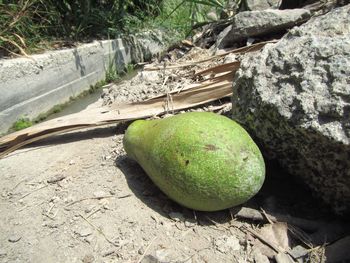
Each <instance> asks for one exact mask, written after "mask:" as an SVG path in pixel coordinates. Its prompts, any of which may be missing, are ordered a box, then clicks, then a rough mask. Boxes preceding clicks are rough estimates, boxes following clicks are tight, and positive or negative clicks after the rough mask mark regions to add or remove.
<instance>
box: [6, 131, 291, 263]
mask: <svg viewBox="0 0 350 263" xmlns="http://www.w3.org/2000/svg"><path fill="white" fill-rule="evenodd" d="M122 132H123V127H119V128H116V127H109V128H103V129H98V130H90V131H88V132H87V131H85V132H79V133H71V134H66V135H64V136H60V137H57V138H54V139H51V140H48V141H46V142H43V143H41V144H39V145H36V146H35V147H31V148H26V149H22V150H19V151H16V152H15V153H12V154H11V155H9V156H8V157H6V158H4V159H2V160H0V173H1V186H0V192H1V213H0V262H85V263H86V262H253V259H254V256H255V255H254V253H259V251H254V250H252V247H251V245H250V244H249V240H247V236H246V234H245V233H244V232H242V231H241V230H239V229H238V228H237V227H240V226H241V225H242V224H246V225H247V226H248V227H250V224H249V223H248V222H244V221H240V220H238V221H237V220H234V219H233V218H232V217H231V214H230V211H229V210H226V211H222V212H212V213H203V212H201V213H200V212H194V211H191V210H189V209H185V208H182V207H180V206H178V205H177V204H175V203H174V202H172V201H171V200H169V199H167V198H166V196H164V195H163V194H162V193H161V192H160V191H159V190H158V189H157V188H156V187H155V186H154V185H153V184H152V182H151V181H150V180H149V179H148V177H147V175H146V174H145V173H144V172H143V171H142V169H141V168H140V167H139V166H138V164H137V163H135V162H133V161H132V160H130V159H129V158H128V157H127V156H126V155H125V153H124V151H123V149H122V138H123V134H122ZM280 183H282V187H283V182H282V181H281V182H280ZM284 187H285V188H286V187H287V185H284ZM268 188H269V185H268V184H267V185H265V189H263V191H262V194H260V195H258V197H257V198H256V199H253V200H252V201H251V202H250V203H251V204H253V205H254V203H256V202H258V203H260V205H264V207H266V206H269V205H270V206H271V205H273V206H275V207H276V206H277V204H276V202H277V203H279V202H280V201H281V205H282V206H284V207H287V209H288V210H291V211H293V209H295V207H294V208H293V207H292V206H291V205H290V206H285V205H286V204H283V202H286V201H288V199H286V200H284V199H283V198H282V199H281V197H279V198H276V197H274V196H273V195H274V194H276V193H274V192H273V191H272V192H271V191H270V190H269V189H268ZM266 191H268V192H269V193H268V194H266V193H265V192H266ZM280 194H281V193H280ZM276 200H280V201H276ZM271 203H274V204H271ZM293 203H294V204H293V205H294V206H295V205H298V202H294V201H293Z"/></svg>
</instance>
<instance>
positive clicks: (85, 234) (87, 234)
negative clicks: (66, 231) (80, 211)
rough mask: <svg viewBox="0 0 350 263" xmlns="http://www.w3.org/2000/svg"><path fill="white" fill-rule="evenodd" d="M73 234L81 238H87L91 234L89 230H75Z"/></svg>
mask: <svg viewBox="0 0 350 263" xmlns="http://www.w3.org/2000/svg"><path fill="white" fill-rule="evenodd" d="M75 233H76V234H78V235H79V236H81V237H87V236H89V235H91V234H92V231H91V229H90V228H81V229H78V230H76V231H75Z"/></svg>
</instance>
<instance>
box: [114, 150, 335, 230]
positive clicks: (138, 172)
mask: <svg viewBox="0 0 350 263" xmlns="http://www.w3.org/2000/svg"><path fill="white" fill-rule="evenodd" d="M115 164H116V166H117V167H118V168H119V169H120V170H121V171H122V172H123V174H124V175H125V178H126V180H127V183H128V185H129V187H130V189H131V191H132V192H133V193H134V194H135V196H136V197H137V198H139V199H140V200H141V201H142V202H144V203H145V204H146V205H147V206H148V207H150V208H151V209H153V210H154V211H156V212H157V213H158V214H160V215H161V216H164V217H169V216H170V215H171V214H172V213H174V212H175V213H180V214H182V215H183V216H184V217H185V220H188V221H190V222H193V221H194V220H195V221H197V223H199V224H201V225H213V224H215V223H219V224H221V223H225V222H229V221H231V220H232V215H231V214H232V213H233V214H234V213H235V211H236V210H239V208H240V207H241V206H238V207H234V208H232V209H226V210H223V211H218V212H199V211H193V210H191V209H187V208H184V207H182V206H180V205H178V204H177V203H175V202H174V201H172V200H170V199H169V198H167V197H166V196H165V194H163V193H162V192H161V191H160V190H159V189H158V188H157V187H156V186H155V185H154V183H153V182H152V181H151V180H150V179H149V177H148V176H147V174H146V173H145V172H144V171H143V169H142V168H141V166H140V165H139V164H138V163H137V162H135V161H133V160H132V159H130V158H128V157H127V156H126V155H122V156H118V157H117V159H116V161H115ZM242 206H244V207H249V208H254V209H257V210H260V209H261V208H263V209H264V210H265V211H268V212H273V213H278V214H285V215H292V216H296V217H301V218H310V219H322V220H333V219H334V218H335V216H334V215H332V214H331V213H329V209H328V208H327V207H324V206H323V205H322V204H321V203H320V202H319V201H318V200H316V199H314V198H313V197H312V194H311V192H310V191H309V190H308V189H307V188H305V186H304V185H303V184H301V183H300V182H298V181H297V180H295V179H294V178H292V177H291V176H290V175H289V174H288V173H287V172H286V171H284V170H283V169H281V168H280V167H279V165H278V164H277V163H274V162H269V163H268V164H267V175H266V180H265V183H264V185H263V187H262V189H261V190H260V192H259V193H258V194H257V195H256V196H254V197H253V198H252V199H250V200H249V201H248V202H246V203H244V204H242Z"/></svg>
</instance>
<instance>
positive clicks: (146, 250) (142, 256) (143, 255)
mask: <svg viewBox="0 0 350 263" xmlns="http://www.w3.org/2000/svg"><path fill="white" fill-rule="evenodd" d="M156 238H157V237H156V236H155V237H154V238H153V239H152V240H151V242H150V243H149V244H148V246H147V247H146V249H145V251H144V252H143V253H142V255H141V257H140V258H139V260H138V261H137V263H140V262H141V261H142V259H143V258H144V257H145V255H146V253H147V252H148V250H149V249H150V247H151V246H152V244H153V242H154V241H155V240H156Z"/></svg>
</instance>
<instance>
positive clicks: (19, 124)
mask: <svg viewBox="0 0 350 263" xmlns="http://www.w3.org/2000/svg"><path fill="white" fill-rule="evenodd" d="M32 125H33V122H32V121H30V120H29V119H28V118H25V117H22V118H20V119H19V120H18V121H16V122H15V123H14V124H13V126H12V127H11V129H10V130H12V131H19V130H22V129H25V128H28V127H30V126H32Z"/></svg>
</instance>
